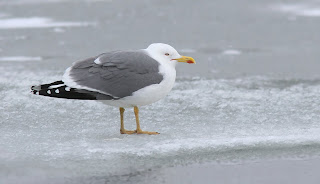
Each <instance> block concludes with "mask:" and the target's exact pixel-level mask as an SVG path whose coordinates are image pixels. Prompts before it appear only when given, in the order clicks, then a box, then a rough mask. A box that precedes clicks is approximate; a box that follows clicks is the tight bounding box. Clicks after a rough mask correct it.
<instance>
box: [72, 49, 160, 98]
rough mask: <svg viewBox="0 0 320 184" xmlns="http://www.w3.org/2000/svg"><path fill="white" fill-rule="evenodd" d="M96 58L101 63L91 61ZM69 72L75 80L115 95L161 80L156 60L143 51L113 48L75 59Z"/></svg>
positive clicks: (123, 95)
mask: <svg viewBox="0 0 320 184" xmlns="http://www.w3.org/2000/svg"><path fill="white" fill-rule="evenodd" d="M97 58H99V60H100V63H101V64H96V63H95V62H94V60H95V59H97ZM70 76H71V77H72V79H73V80H74V81H75V82H76V83H77V84H79V85H81V86H86V87H89V88H93V89H96V90H99V91H102V92H103V93H105V94H108V95H111V96H112V97H113V98H114V99H118V98H123V97H126V96H130V95H132V93H133V92H135V91H137V90H139V89H141V88H144V87H146V86H149V85H152V84H159V83H160V82H161V81H162V80H163V76H162V75H161V74H160V73H159V63H158V62H157V61H156V60H154V59H153V58H151V57H150V56H148V55H147V54H146V53H144V51H113V52H107V53H104V54H101V55H99V56H97V57H92V58H88V59H86V60H83V61H79V62H76V63H74V64H73V66H72V67H71V71H70Z"/></svg>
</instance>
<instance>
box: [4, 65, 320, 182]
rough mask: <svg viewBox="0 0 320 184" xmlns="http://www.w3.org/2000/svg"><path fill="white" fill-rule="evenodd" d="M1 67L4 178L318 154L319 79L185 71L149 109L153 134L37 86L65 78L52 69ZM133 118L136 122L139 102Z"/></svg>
mask: <svg viewBox="0 0 320 184" xmlns="http://www.w3.org/2000/svg"><path fill="white" fill-rule="evenodd" d="M18 68H19V67H18ZM21 69H22V68H21ZM0 73H1V76H2V77H1V78H0V98H1V103H0V117H1V120H0V122H1V123H0V135H1V139H0V165H1V168H0V180H1V179H5V180H6V181H9V182H8V183H10V182H11V183H15V182H18V181H19V182H21V181H25V182H26V183H33V182H36V183H41V182H44V181H45V182H46V183H48V181H49V183H50V182H52V183H55V182H59V181H60V182H70V183H78V182H79V181H86V182H88V181H91V180H93V181H95V182H97V181H100V180H101V181H109V180H110V181H112V180H117V179H118V178H119V177H120V178H121V176H122V178H123V177H124V178H127V177H130V175H135V174H136V173H140V172H146V171H148V170H149V169H152V168H159V167H168V166H174V165H177V164H178V165H179V164H188V163H198V162H203V161H218V162H220V161H222V162H237V161H240V160H242V159H249V160H251V159H253V160H254V159H261V158H271V159H272V158H275V157H313V156H319V151H320V145H319V142H320V134H319V132H320V124H319V120H320V101H319V99H320V80H319V79H314V80H298V79H275V78H270V77H243V78H237V79H212V78H211V79H210V78H204V77H203V78H200V77H199V78H192V77H186V78H178V80H177V83H176V85H175V87H174V89H173V91H172V92H171V93H170V94H169V95H168V96H167V97H166V98H165V99H164V100H161V101H159V102H157V103H155V104H153V105H150V106H146V107H142V108H141V124H142V128H143V129H145V130H150V131H158V132H160V133H161V134H160V135H155V136H149V135H121V134H120V133H119V128H120V125H119V112H118V109H116V108H113V107H108V106H105V105H104V104H102V103H99V102H95V101H78V100H64V99H53V98H47V97H41V96H36V95H32V94H30V93H29V88H30V86H31V85H34V84H39V83H44V82H51V81H53V80H56V79H59V78H60V75H57V74H53V72H48V71H38V72H28V71H23V70H19V69H18V71H16V72H15V71H6V70H4V69H1V71H0ZM38 76H43V78H40V79H39V77H38ZM125 125H126V128H127V129H134V128H135V122H134V116H133V112H132V109H127V111H126V114H125ZM117 181H118V180H117Z"/></svg>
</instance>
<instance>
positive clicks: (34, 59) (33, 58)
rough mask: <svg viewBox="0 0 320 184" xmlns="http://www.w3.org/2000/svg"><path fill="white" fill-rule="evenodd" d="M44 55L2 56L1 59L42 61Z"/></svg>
mask: <svg viewBox="0 0 320 184" xmlns="http://www.w3.org/2000/svg"><path fill="white" fill-rule="evenodd" d="M41 60H42V57H39V56H37V57H30V56H6V57H0V61H17V62H21V61H41Z"/></svg>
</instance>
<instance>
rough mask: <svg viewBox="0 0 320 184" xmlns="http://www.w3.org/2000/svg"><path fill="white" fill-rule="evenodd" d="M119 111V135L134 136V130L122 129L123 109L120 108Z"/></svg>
mask: <svg viewBox="0 0 320 184" xmlns="http://www.w3.org/2000/svg"><path fill="white" fill-rule="evenodd" d="M119 110H120V121H121V127H120V133H121V134H134V133H136V131H135V130H126V129H124V123H123V113H124V108H123V107H120V108H119Z"/></svg>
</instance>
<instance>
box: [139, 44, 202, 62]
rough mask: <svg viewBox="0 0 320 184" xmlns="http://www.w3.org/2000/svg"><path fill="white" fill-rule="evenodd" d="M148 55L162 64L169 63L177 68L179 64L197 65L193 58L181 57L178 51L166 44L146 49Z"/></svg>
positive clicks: (152, 45)
mask: <svg viewBox="0 0 320 184" xmlns="http://www.w3.org/2000/svg"><path fill="white" fill-rule="evenodd" d="M145 50H146V51H147V52H148V54H149V55H150V56H151V57H152V58H154V59H155V60H158V61H160V62H165V63H169V64H170V65H172V66H175V65H176V63H177V62H184V63H189V64H194V63H196V62H195V61H194V59H193V58H192V57H189V56H181V55H180V54H179V53H178V52H177V51H176V49H174V48H173V47H171V46H170V45H168V44H164V43H153V44H151V45H149V47H148V48H147V49H145Z"/></svg>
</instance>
